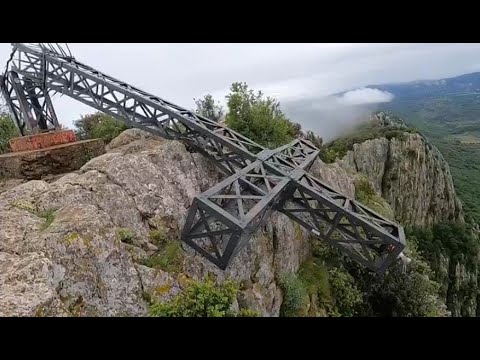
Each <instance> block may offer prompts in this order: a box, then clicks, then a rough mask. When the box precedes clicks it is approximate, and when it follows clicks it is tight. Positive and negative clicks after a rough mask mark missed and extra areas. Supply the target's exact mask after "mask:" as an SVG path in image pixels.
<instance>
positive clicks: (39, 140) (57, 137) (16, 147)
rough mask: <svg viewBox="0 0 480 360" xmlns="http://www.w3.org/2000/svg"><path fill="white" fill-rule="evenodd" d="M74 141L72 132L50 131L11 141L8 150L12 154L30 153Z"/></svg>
mask: <svg viewBox="0 0 480 360" xmlns="http://www.w3.org/2000/svg"><path fill="white" fill-rule="evenodd" d="M75 141H77V139H76V137H75V133H74V132H73V131H72V130H62V131H52V132H47V133H42V134H34V135H29V136H21V137H18V138H14V139H11V140H10V149H11V150H12V152H20V151H32V150H39V149H45V148H49V147H52V146H57V145H63V144H68V143H71V142H75Z"/></svg>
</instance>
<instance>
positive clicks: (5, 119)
mask: <svg viewBox="0 0 480 360" xmlns="http://www.w3.org/2000/svg"><path fill="white" fill-rule="evenodd" d="M17 136H19V134H18V131H17V128H16V126H15V123H14V122H13V119H12V118H11V117H10V115H8V114H7V113H0V154H3V153H6V152H8V151H10V145H9V140H10V139H12V138H15V137H17Z"/></svg>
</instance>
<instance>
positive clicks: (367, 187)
mask: <svg viewBox="0 0 480 360" xmlns="http://www.w3.org/2000/svg"><path fill="white" fill-rule="evenodd" d="M355 199H356V200H357V201H359V202H360V203H362V204H363V205H365V206H366V207H368V208H370V209H371V210H373V211H375V212H376V213H378V214H380V215H382V216H384V217H386V218H387V219H391V220H393V219H394V214H393V210H392V208H391V207H390V205H389V204H388V202H387V201H386V200H385V199H384V198H382V197H381V196H380V195H378V194H377V192H376V191H375V189H374V188H373V187H372V185H371V184H370V182H369V181H368V180H367V179H366V178H362V179H360V180H357V181H356V182H355Z"/></svg>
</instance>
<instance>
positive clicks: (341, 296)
mask: <svg viewBox="0 0 480 360" xmlns="http://www.w3.org/2000/svg"><path fill="white" fill-rule="evenodd" d="M328 275H329V284H330V288H331V291H332V294H333V297H334V299H335V306H336V307H337V309H338V312H339V315H341V316H354V315H356V314H357V311H358V307H359V306H360V305H361V304H362V303H363V298H362V293H361V291H360V290H358V288H357V287H356V285H355V280H354V279H353V277H352V276H351V275H350V274H349V273H348V272H346V271H343V270H340V269H339V268H331V269H329V270H328Z"/></svg>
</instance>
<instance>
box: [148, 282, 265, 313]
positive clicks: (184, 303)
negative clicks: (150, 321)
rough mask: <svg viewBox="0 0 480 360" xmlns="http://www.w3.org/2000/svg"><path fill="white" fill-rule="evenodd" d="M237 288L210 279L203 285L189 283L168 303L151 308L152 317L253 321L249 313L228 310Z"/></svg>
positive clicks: (245, 310) (233, 285)
mask: <svg viewBox="0 0 480 360" xmlns="http://www.w3.org/2000/svg"><path fill="white" fill-rule="evenodd" d="M237 292H238V287H237V286H236V285H235V284H234V283H233V282H231V281H226V282H224V283H222V284H217V283H215V282H214V281H213V280H211V279H207V280H206V281H204V282H199V281H194V280H189V282H188V284H187V285H186V288H185V289H184V290H183V291H182V292H181V293H179V294H178V295H176V296H175V298H174V299H173V300H172V301H169V302H162V303H157V304H153V305H152V306H151V307H150V316H152V317H234V316H238V317H256V316H258V313H257V312H256V311H253V310H251V309H247V308H244V309H240V311H239V312H238V313H237V314H236V313H235V311H234V310H233V309H232V305H233V302H234V300H235V297H236V294H237Z"/></svg>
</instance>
